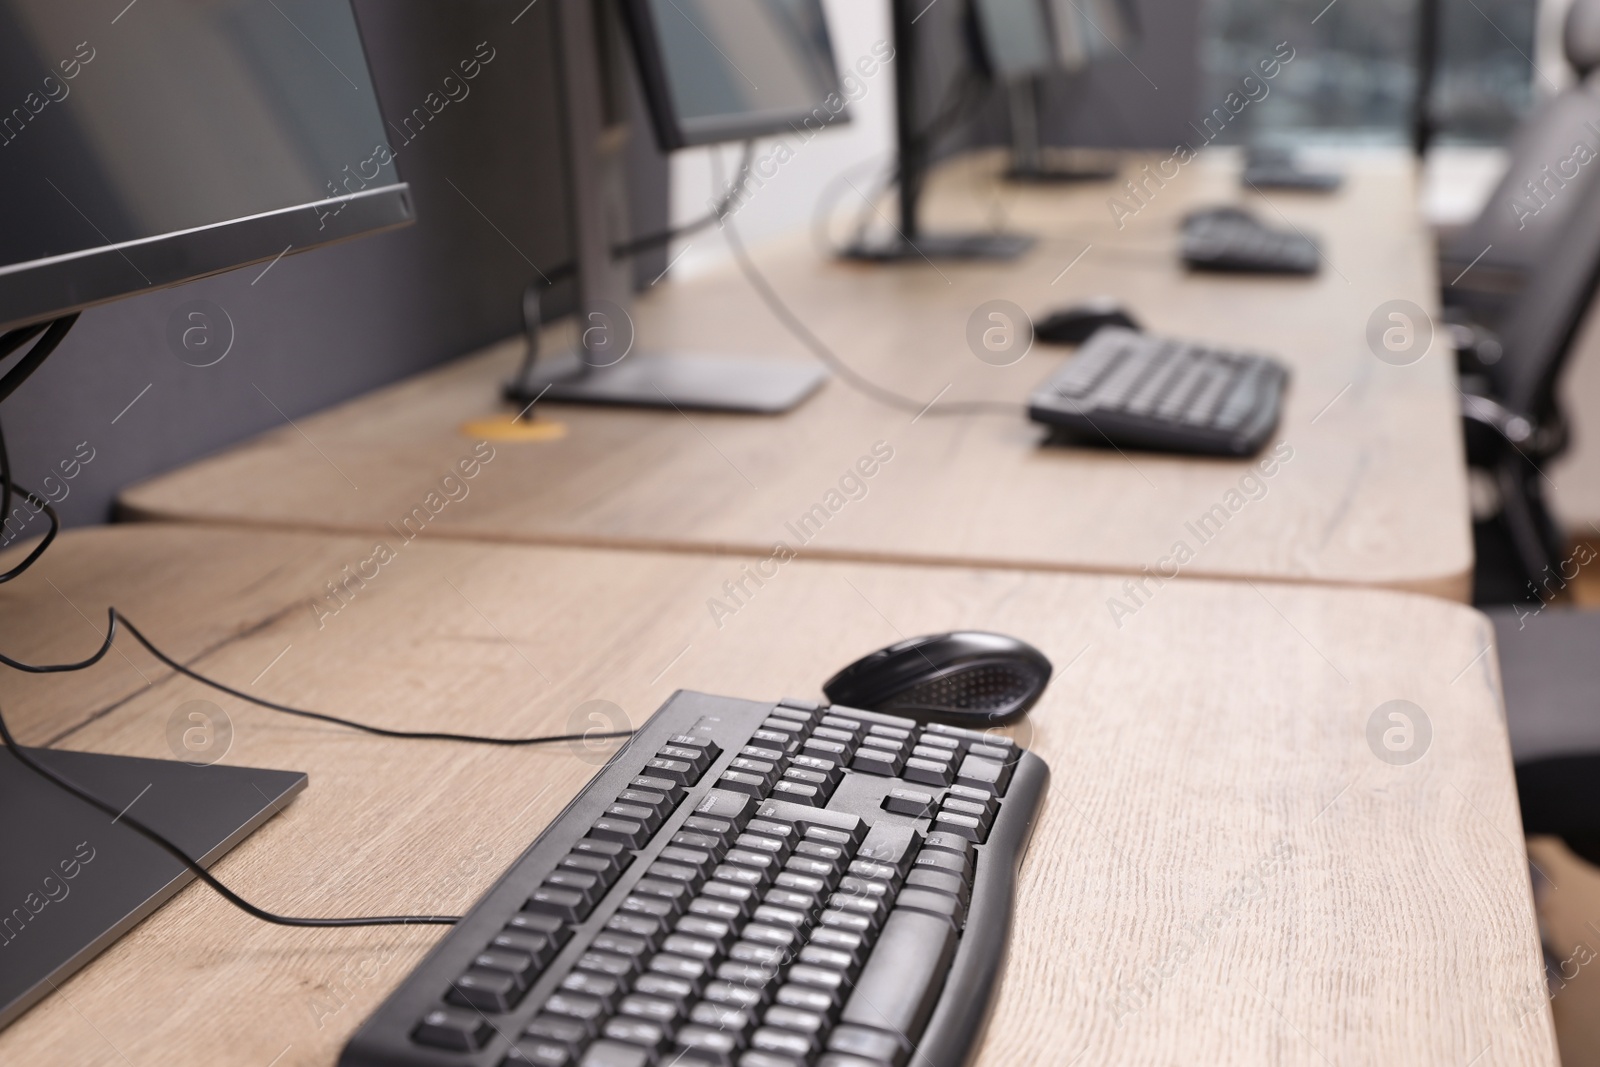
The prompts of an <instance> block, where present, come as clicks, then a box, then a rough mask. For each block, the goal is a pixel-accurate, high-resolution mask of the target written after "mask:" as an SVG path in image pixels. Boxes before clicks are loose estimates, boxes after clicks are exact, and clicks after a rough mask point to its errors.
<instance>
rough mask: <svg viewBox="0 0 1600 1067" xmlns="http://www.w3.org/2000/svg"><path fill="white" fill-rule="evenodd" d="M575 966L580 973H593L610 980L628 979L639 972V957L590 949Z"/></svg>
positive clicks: (580, 957) (579, 958)
mask: <svg viewBox="0 0 1600 1067" xmlns="http://www.w3.org/2000/svg"><path fill="white" fill-rule="evenodd" d="M574 966H576V967H577V968H578V970H580V971H592V972H594V973H596V974H601V975H605V976H606V977H608V978H617V979H627V978H631V977H633V975H634V973H635V972H636V971H638V969H639V957H637V956H625V955H621V954H619V953H616V952H600V951H597V950H595V949H590V950H589V951H588V952H585V953H584V954H583V955H582V956H579V957H578V962H577V963H576V964H575V965H574Z"/></svg>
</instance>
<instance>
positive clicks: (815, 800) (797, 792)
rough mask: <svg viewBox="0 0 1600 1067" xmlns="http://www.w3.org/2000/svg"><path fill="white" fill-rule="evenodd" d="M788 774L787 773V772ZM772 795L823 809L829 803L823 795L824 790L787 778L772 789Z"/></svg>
mask: <svg viewBox="0 0 1600 1067" xmlns="http://www.w3.org/2000/svg"><path fill="white" fill-rule="evenodd" d="M785 773H787V772H785ZM772 795H773V796H776V797H779V798H781V799H783V800H787V801H790V802H791V803H795V804H811V805H814V806H816V807H821V806H822V805H823V804H826V803H827V800H828V798H827V797H825V796H823V795H822V790H820V789H818V788H817V787H816V786H814V785H806V784H805V783H804V782H794V781H790V780H789V779H787V778H784V779H781V780H780V781H779V782H778V784H777V785H775V786H773V787H772Z"/></svg>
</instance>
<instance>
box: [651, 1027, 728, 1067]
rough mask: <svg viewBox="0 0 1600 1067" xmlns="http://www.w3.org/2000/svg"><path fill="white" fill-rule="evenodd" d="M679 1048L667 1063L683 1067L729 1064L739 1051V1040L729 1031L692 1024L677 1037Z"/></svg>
mask: <svg viewBox="0 0 1600 1067" xmlns="http://www.w3.org/2000/svg"><path fill="white" fill-rule="evenodd" d="M673 1040H675V1041H676V1042H677V1048H676V1049H675V1050H674V1052H673V1054H672V1055H670V1056H668V1057H667V1062H669V1063H674V1064H679V1063H681V1064H682V1065H683V1067H701V1065H702V1064H705V1065H710V1064H717V1065H722V1064H729V1063H732V1062H733V1059H732V1056H733V1054H734V1053H735V1052H737V1051H738V1050H739V1039H738V1038H737V1037H736V1036H735V1035H734V1034H732V1033H730V1032H729V1031H727V1030H723V1029H720V1028H718V1027H715V1026H701V1025H698V1024H696V1023H691V1024H689V1025H688V1026H685V1027H683V1028H681V1029H680V1030H679V1031H678V1033H677V1034H676V1035H675V1037H674V1039H673Z"/></svg>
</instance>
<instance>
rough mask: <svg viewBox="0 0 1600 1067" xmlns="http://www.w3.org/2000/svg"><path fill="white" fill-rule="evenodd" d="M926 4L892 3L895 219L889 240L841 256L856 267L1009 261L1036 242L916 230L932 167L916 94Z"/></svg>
mask: <svg viewBox="0 0 1600 1067" xmlns="http://www.w3.org/2000/svg"><path fill="white" fill-rule="evenodd" d="M926 7H927V5H926V4H925V3H923V2H922V0H915V3H913V0H893V2H892V3H891V4H890V12H889V15H890V21H891V23H892V25H893V36H894V55H895V59H894V110H895V142H896V145H895V150H896V155H897V159H898V169H899V181H898V184H899V187H900V219H899V223H898V225H896V227H895V232H894V234H893V235H890V236H886V237H880V238H866V237H863V238H862V239H860V240H858V241H857V242H855V243H854V244H852V245H850V246H848V247H846V248H845V249H844V250H843V251H841V252H840V255H841V256H842V257H843V258H844V259H847V260H855V261H856V262H861V263H905V262H915V261H918V260H926V261H928V262H937V261H940V260H957V261H960V260H991V261H992V260H1010V259H1016V258H1018V257H1019V256H1021V255H1023V254H1024V253H1025V252H1027V251H1028V249H1030V248H1032V247H1033V246H1034V244H1035V243H1036V242H1035V240H1034V238H1033V237H1032V236H1030V235H1028V234H1021V233H994V232H988V233H985V232H973V233H924V232H923V230H922V225H921V213H920V208H921V201H922V185H923V182H924V180H925V179H926V178H927V172H928V167H929V165H930V163H931V162H932V152H931V149H932V147H933V146H932V145H931V144H930V143H929V141H928V139H927V138H926V137H924V136H923V134H922V131H921V130H920V128H919V125H918V124H919V122H920V118H919V116H918V114H917V106H916V102H917V95H918V93H919V92H920V91H921V88H922V86H921V81H920V78H919V76H918V73H917V72H918V69H919V68H920V67H921V62H922V56H921V48H922V40H921V36H920V35H919V34H918V33H917V28H916V22H917V19H919V18H921V17H922V12H923V11H924V10H926Z"/></svg>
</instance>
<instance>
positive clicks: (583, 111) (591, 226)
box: [505, 0, 827, 415]
mask: <svg viewBox="0 0 1600 1067" xmlns="http://www.w3.org/2000/svg"><path fill="white" fill-rule="evenodd" d="M618 8H620V5H617V4H596V3H593V2H592V0H557V3H556V4H555V5H554V15H553V17H554V19H555V26H556V34H557V38H556V40H557V47H556V50H555V51H556V55H555V60H556V66H557V84H558V85H559V86H560V90H561V104H562V106H561V119H562V129H563V136H564V144H565V146H566V160H565V163H566V176H567V188H568V189H569V190H570V192H569V196H570V202H569V204H568V212H567V217H568V220H569V224H570V226H571V239H572V250H573V251H572V254H573V279H572V280H573V289H574V300H573V305H574V307H576V309H577V321H578V324H579V325H578V328H579V336H578V344H577V347H576V349H575V350H574V351H572V352H568V353H566V354H564V355H561V356H557V357H555V358H553V359H550V360H546V361H541V360H540V359H539V328H540V326H539V323H540V317H541V316H540V312H539V293H540V290H539V288H538V286H537V285H530V286H529V287H528V289H527V290H526V291H525V293H524V295H523V300H522V320H523V327H524V330H525V332H526V333H527V337H528V354H527V358H526V359H525V360H524V361H523V364H522V370H521V371H520V372H519V373H518V374H517V376H516V378H515V379H514V380H513V381H512V382H510V383H509V384H508V385H507V386H506V387H505V395H506V398H507V399H509V400H511V401H513V402H515V403H516V404H518V405H519V406H521V407H523V409H524V411H523V414H524V415H527V414H528V412H527V410H526V409H527V408H528V407H530V406H531V405H532V404H534V403H535V402H536V401H539V400H549V401H557V402H561V403H575V404H614V405H624V406H628V407H650V408H678V409H681V410H686V411H687V410H698V411H729V412H740V413H744V414H757V415H776V414H779V413H781V412H784V411H788V410H789V409H790V408H793V407H794V406H795V405H797V404H799V403H800V402H801V401H803V400H805V399H806V397H808V396H810V395H811V394H812V393H814V392H816V391H817V389H818V387H820V386H821V385H822V383H823V382H824V381H825V380H826V379H827V374H826V373H825V372H824V371H823V370H822V369H821V368H820V367H818V366H815V365H814V364H811V363H791V362H777V361H767V360H760V359H748V360H746V359H727V358H717V357H713V356H699V355H679V354H676V353H665V352H656V353H645V352H639V351H635V350H634V340H635V334H634V328H633V319H632V317H631V315H630V314H629V312H628V305H629V304H630V303H632V298H633V291H634V285H633V270H632V264H631V262H630V261H629V260H628V258H627V256H626V255H625V254H621V253H619V250H618V242H620V241H623V240H625V239H626V238H627V236H628V235H629V234H630V233H631V232H632V231H631V228H630V225H629V221H628V219H629V211H628V188H627V182H626V181H625V177H626V147H627V144H628V135H627V132H628V131H627V126H628V122H629V120H630V118H631V109H630V107H629V106H628V101H629V100H630V99H631V97H632V91H631V89H630V87H629V84H628V78H627V71H628V68H629V63H628V62H627V51H626V41H625V40H624V39H623V27H622V25H621V24H620V22H619V21H618ZM541 277H543V276H542V275H541ZM545 281H546V282H547V283H548V281H549V279H548V278H546V279H545Z"/></svg>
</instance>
